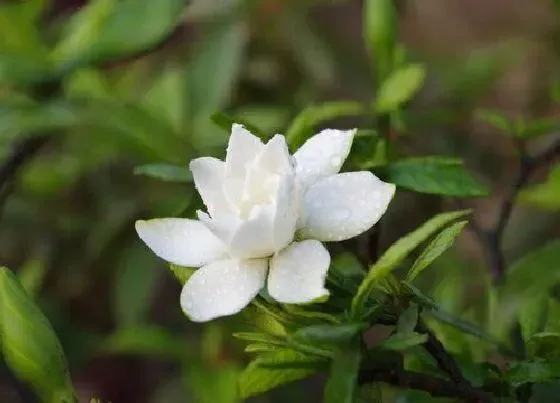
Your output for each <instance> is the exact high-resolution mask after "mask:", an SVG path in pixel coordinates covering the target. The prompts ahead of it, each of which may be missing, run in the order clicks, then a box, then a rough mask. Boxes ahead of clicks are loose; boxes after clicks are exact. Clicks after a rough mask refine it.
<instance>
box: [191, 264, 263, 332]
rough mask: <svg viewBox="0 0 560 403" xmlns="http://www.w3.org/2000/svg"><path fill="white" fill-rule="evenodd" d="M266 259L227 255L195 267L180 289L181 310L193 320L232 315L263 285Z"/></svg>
mask: <svg viewBox="0 0 560 403" xmlns="http://www.w3.org/2000/svg"><path fill="white" fill-rule="evenodd" d="M267 266H268V261H267V260H266V259H252V260H237V259H227V260H220V261H217V262H213V263H210V264H208V265H206V266H203V267H201V268H200V269H198V270H197V271H196V272H195V273H194V274H193V275H192V276H191V278H189V280H188V281H187V283H186V284H185V285H184V287H183V290H182V291H181V307H182V308H183V312H185V314H186V315H187V316H189V318H190V319H191V320H193V321H194V322H205V321H208V320H212V319H214V318H217V317H220V316H227V315H233V314H235V313H237V312H239V311H241V310H242V309H243V308H245V307H246V306H247V305H248V304H249V302H251V300H252V299H253V298H254V297H255V296H256V295H257V294H258V292H259V291H260V289H261V288H262V287H263V286H264V283H265V278H266V271H267Z"/></svg>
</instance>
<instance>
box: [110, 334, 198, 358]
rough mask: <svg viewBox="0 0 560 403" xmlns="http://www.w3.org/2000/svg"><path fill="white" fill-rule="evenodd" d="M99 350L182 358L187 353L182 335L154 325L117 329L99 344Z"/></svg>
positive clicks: (113, 352)
mask: <svg viewBox="0 0 560 403" xmlns="http://www.w3.org/2000/svg"><path fill="white" fill-rule="evenodd" d="M100 350H101V352H104V353H111V354H127V355H130V354H134V355H139V356H157V357H166V358H171V359H174V360H183V359H184V358H186V356H187V354H188V351H189V350H188V346H187V343H186V340H185V338H184V337H182V336H180V335H175V334H173V333H171V332H170V331H169V330H167V329H165V328H163V327H160V326H156V325H138V326H132V327H129V328H124V329H120V330H117V331H116V332H115V333H113V334H111V335H110V336H109V337H108V338H107V339H106V340H105V341H104V342H103V343H102V344H101V345H100Z"/></svg>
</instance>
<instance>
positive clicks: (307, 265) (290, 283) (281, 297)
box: [268, 240, 331, 304]
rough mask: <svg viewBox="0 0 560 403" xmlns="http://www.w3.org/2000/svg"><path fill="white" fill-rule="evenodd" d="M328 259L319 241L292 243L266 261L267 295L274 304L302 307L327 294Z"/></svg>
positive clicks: (326, 252) (328, 256)
mask: <svg viewBox="0 0 560 403" xmlns="http://www.w3.org/2000/svg"><path fill="white" fill-rule="evenodd" d="M330 263H331V257H330V255H329V252H328V251H327V250H326V249H325V247H324V246H323V245H322V244H321V242H319V241H314V240H307V241H302V242H294V243H293V244H291V245H290V246H288V247H287V248H286V249H284V250H282V251H280V252H278V254H276V255H275V256H274V257H273V258H272V259H271V261H270V272H269V274H268V293H269V294H270V296H271V297H272V298H274V299H275V300H276V301H278V302H283V303H287V304H303V303H307V302H311V301H313V300H314V299H317V298H321V297H324V296H326V295H328V294H329V291H328V290H327V289H325V277H326V276H327V271H328V270H329V265H330Z"/></svg>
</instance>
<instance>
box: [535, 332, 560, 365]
mask: <svg viewBox="0 0 560 403" xmlns="http://www.w3.org/2000/svg"><path fill="white" fill-rule="evenodd" d="M527 349H528V350H529V354H530V356H531V357H539V358H544V359H547V360H558V359H560V333H554V332H542V333H535V334H533V335H532V336H531V337H530V338H529V339H528V340H527Z"/></svg>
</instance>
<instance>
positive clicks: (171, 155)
mask: <svg viewBox="0 0 560 403" xmlns="http://www.w3.org/2000/svg"><path fill="white" fill-rule="evenodd" d="M87 104H88V109H89V110H88V113H89V116H88V118H87V120H86V121H85V122H84V124H85V125H87V126H88V127H90V128H93V129H97V130H98V131H96V135H97V137H98V141H102V140H103V141H107V142H117V143H118V144H119V146H122V147H123V148H124V147H129V148H131V149H132V150H134V151H136V152H139V153H142V154H143V155H144V156H145V157H146V158H149V159H151V160H158V161H164V162H169V163H173V164H182V163H184V161H186V160H188V158H189V156H190V155H191V153H192V151H193V150H192V148H191V145H190V144H189V143H188V142H187V141H186V140H184V139H181V138H179V137H178V136H177V134H176V133H175V132H174V131H173V128H172V127H171V126H170V125H168V124H167V123H166V122H165V121H163V120H161V119H158V118H157V117H155V116H152V115H151V114H150V113H148V112H147V111H146V110H145V109H144V108H142V107H141V106H139V105H137V104H133V103H127V102H123V101H120V100H117V99H104V100H94V99H90V100H88V103H87Z"/></svg>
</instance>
